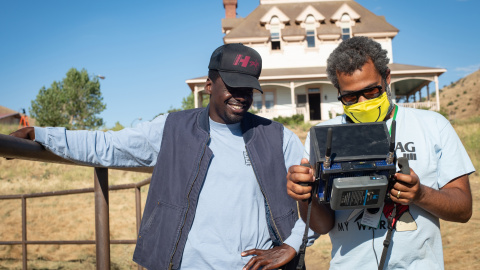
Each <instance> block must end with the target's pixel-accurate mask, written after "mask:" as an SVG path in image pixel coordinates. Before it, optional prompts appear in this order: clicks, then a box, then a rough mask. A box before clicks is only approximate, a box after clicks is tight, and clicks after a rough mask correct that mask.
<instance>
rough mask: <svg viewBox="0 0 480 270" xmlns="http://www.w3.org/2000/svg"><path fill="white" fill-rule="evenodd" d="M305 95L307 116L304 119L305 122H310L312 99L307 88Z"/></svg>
mask: <svg viewBox="0 0 480 270" xmlns="http://www.w3.org/2000/svg"><path fill="white" fill-rule="evenodd" d="M305 95H306V96H307V104H305V108H306V115H305V116H304V117H303V119H304V120H305V122H310V99H309V98H308V88H307V87H305Z"/></svg>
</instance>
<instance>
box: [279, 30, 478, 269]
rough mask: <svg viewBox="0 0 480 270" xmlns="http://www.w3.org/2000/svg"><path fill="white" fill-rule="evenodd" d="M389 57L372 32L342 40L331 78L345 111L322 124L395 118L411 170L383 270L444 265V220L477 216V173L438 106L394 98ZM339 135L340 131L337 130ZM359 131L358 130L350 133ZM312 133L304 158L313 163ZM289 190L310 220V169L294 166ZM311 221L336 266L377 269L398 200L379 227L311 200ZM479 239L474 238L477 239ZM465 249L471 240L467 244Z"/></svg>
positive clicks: (397, 191) (402, 182)
mask: <svg viewBox="0 0 480 270" xmlns="http://www.w3.org/2000/svg"><path fill="white" fill-rule="evenodd" d="M388 62H389V59H388V58H387V51H385V50H383V49H382V48H381V46H380V44H379V43H377V42H375V41H373V40H371V39H368V38H366V37H353V38H351V39H348V40H346V41H343V42H342V43H341V44H340V45H339V46H338V47H337V48H336V49H335V50H334V51H333V53H332V54H331V55H330V56H329V58H328V61H327V73H328V78H329V79H330V81H331V82H332V84H333V85H334V86H335V87H336V88H337V89H338V99H339V100H340V101H341V102H342V103H343V108H344V111H345V114H344V115H341V116H338V117H336V118H334V119H332V120H330V121H326V122H323V123H321V124H319V125H336V124H346V123H368V122H380V121H385V122H386V125H387V127H389V128H390V126H391V123H392V120H393V119H395V120H396V141H397V145H396V154H397V156H399V157H401V156H407V157H408V159H409V165H410V168H411V170H410V175H406V174H401V173H397V174H395V179H396V181H397V182H396V183H395V184H394V185H393V188H392V189H391V190H389V197H390V198H391V200H392V201H393V203H395V204H396V211H397V215H396V216H395V220H398V222H396V224H395V228H394V231H393V239H392V243H391V246H390V250H389V251H388V253H387V256H386V263H385V267H384V268H385V269H443V268H444V262H443V250H442V239H441V235H440V224H439V219H443V220H447V221H454V222H467V221H468V220H469V219H470V217H471V216H472V194H471V191H470V184H469V180H468V175H469V174H471V173H473V172H474V171H475V169H474V167H473V165H472V162H471V161H470V159H469V157H468V155H467V153H466V151H465V149H464V147H463V145H462V143H461V141H460V139H459V138H458V136H457V134H456V133H455V130H454V129H453V127H452V126H451V125H450V123H449V121H448V120H447V119H445V118H444V117H443V116H441V115H440V114H438V113H436V112H432V111H426V110H416V109H410V108H404V107H401V106H397V105H395V104H394V103H393V102H392V99H391V98H392V97H391V92H390V88H389V84H390V70H389V68H388V66H387V64H388ZM333 136H335V135H333ZM349 136H352V137H353V136H355V134H349ZM309 156H310V136H308V137H307V140H306V143H305V154H304V157H305V158H304V159H303V160H302V163H308V160H307V158H308V157H309ZM287 177H288V182H287V189H288V192H289V195H290V196H291V197H292V198H294V199H295V200H298V202H299V205H300V212H301V214H302V217H303V218H305V215H306V214H305V213H306V209H307V204H306V203H305V202H304V201H302V200H304V199H307V198H309V197H310V192H311V187H308V186H302V185H300V184H301V183H304V182H312V181H313V180H314V176H313V172H312V169H309V168H306V167H303V166H292V167H290V168H289V172H288V176H287ZM313 201H314V202H313V207H312V217H311V218H312V220H311V223H310V227H311V228H312V229H313V230H314V231H316V232H318V233H327V232H329V234H330V239H331V241H332V254H331V256H332V259H331V262H330V269H377V268H378V267H379V261H381V260H380V259H381V255H382V251H383V248H384V246H383V241H384V239H385V237H386V232H387V227H388V223H387V218H386V217H389V216H390V215H392V209H393V203H390V204H385V205H384V207H383V213H382V214H381V215H380V217H378V218H377V220H378V226H377V227H376V228H371V227H369V226H365V225H364V223H365V222H364V221H363V220H362V218H363V216H365V215H366V214H367V211H364V210H358V209H357V210H342V211H332V210H331V209H330V207H329V206H328V205H320V204H318V203H317V202H316V200H313ZM474 241H476V240H474ZM465 245H466V247H467V248H468V245H470V243H465Z"/></svg>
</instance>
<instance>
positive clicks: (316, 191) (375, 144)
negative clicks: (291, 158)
mask: <svg viewBox="0 0 480 270" xmlns="http://www.w3.org/2000/svg"><path fill="white" fill-rule="evenodd" d="M391 132H392V136H389V132H388V129H387V126H386V124H385V122H374V123H359V124H343V125H331V126H328V125H325V126H316V127H312V128H311V129H310V164H311V165H312V166H314V168H315V183H314V185H313V190H312V193H313V194H312V195H313V197H314V198H316V199H317V200H318V202H319V203H329V204H330V207H331V208H332V209H333V210H344V209H354V208H378V207H380V206H381V205H382V204H383V202H384V200H385V198H387V197H388V196H386V195H387V191H388V188H389V187H390V186H391V185H390V184H391V183H392V182H393V181H392V180H393V176H394V175H395V171H396V157H395V121H393V122H392V130H391Z"/></svg>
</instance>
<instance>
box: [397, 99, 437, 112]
mask: <svg viewBox="0 0 480 270" xmlns="http://www.w3.org/2000/svg"><path fill="white" fill-rule="evenodd" d="M396 104H397V105H399V106H402V107H406V108H414V109H428V110H435V111H436V110H437V102H434V101H426V102H410V103H396Z"/></svg>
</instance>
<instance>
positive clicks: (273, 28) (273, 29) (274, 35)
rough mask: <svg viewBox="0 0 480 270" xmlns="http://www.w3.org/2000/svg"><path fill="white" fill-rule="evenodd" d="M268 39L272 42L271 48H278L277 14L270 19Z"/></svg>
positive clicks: (278, 22) (278, 25)
mask: <svg viewBox="0 0 480 270" xmlns="http://www.w3.org/2000/svg"><path fill="white" fill-rule="evenodd" d="M270 40H271V42H272V50H280V20H279V19H278V17H277V16H274V17H272V19H271V20H270Z"/></svg>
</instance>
